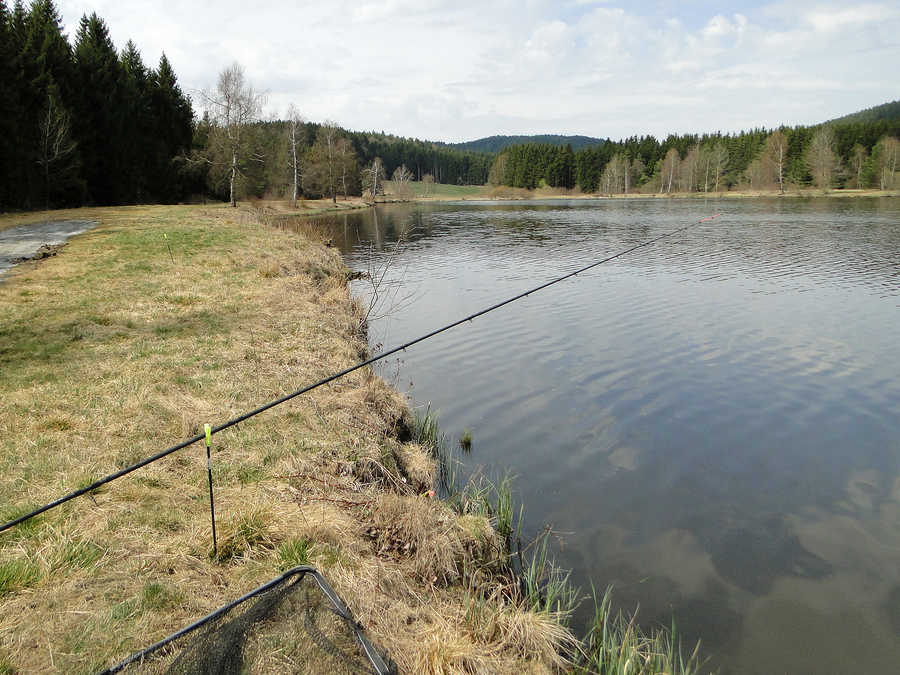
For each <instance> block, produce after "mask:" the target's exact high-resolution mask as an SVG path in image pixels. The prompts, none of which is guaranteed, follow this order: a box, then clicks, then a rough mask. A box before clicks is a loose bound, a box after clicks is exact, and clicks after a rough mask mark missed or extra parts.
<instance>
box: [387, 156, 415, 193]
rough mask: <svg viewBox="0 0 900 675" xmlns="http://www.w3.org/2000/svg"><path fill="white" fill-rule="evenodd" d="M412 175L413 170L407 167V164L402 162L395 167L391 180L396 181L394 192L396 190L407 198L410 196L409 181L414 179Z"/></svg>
mask: <svg viewBox="0 0 900 675" xmlns="http://www.w3.org/2000/svg"><path fill="white" fill-rule="evenodd" d="M412 177H413V174H412V171H410V170H409V169H407V168H406V164H401V165H400V166H398V167H397V168H396V169H394V173H393V175H392V176H391V180H392V181H394V192H396V193H397V195H398V196H400V197H402V198H404V199H407V198H408V197H409V195H410V188H409V181H411V180H412Z"/></svg>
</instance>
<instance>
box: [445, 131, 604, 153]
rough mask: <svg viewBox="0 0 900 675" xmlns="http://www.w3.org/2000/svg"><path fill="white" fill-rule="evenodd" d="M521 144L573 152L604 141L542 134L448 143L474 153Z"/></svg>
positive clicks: (588, 137) (493, 137)
mask: <svg viewBox="0 0 900 675" xmlns="http://www.w3.org/2000/svg"><path fill="white" fill-rule="evenodd" d="M523 143H542V144H548V145H562V146H564V145H567V144H568V145H571V146H572V149H573V150H575V151H578V150H581V149H582V148H588V147H591V146H593V145H602V144H603V143H605V141H604V140H603V139H602V138H593V137H591V136H559V135H557V134H542V135H534V136H488V137H487V138H479V139H478V140H476V141H467V142H465V143H448V144H447V145H449V146H450V147H452V148H456V149H458V150H473V151H475V152H500V151H501V150H503V149H504V148H507V147H509V146H510V145H522V144H523Z"/></svg>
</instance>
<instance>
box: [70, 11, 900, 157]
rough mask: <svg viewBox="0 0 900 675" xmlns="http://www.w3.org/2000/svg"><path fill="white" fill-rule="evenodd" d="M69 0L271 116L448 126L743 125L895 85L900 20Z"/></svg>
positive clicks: (772, 121)
mask: <svg viewBox="0 0 900 675" xmlns="http://www.w3.org/2000/svg"><path fill="white" fill-rule="evenodd" d="M59 6H60V9H61V11H62V13H63V16H64V20H65V22H66V25H67V28H68V30H69V33H70V35H71V36H73V37H74V33H75V29H76V28H77V21H78V18H79V16H80V15H81V14H82V13H85V12H90V11H94V10H96V11H97V13H98V14H99V15H100V16H102V17H103V18H104V19H106V20H107V23H108V24H109V27H110V31H111V33H112V36H113V38H114V40H115V41H116V43H117V45H119V46H120V47H121V46H122V45H123V44H124V42H125V41H126V40H127V39H128V38H133V39H134V41H135V42H136V44H137V45H138V48H139V49H140V50H141V53H142V54H143V55H144V57H145V60H146V61H147V62H148V63H149V64H151V65H155V64H156V62H157V61H158V59H159V55H160V54H161V53H162V51H163V50H165V52H166V54H167V55H168V56H169V58H170V60H171V61H172V63H173V65H174V67H175V69H176V72H177V73H178V75H179V78H180V80H181V83H182V86H183V87H185V89H186V90H188V91H196V90H199V89H201V88H204V87H209V86H211V85H212V84H213V83H214V81H215V77H216V74H217V73H218V71H220V70H221V69H222V68H223V67H225V66H227V65H228V64H229V63H230V62H232V61H234V60H237V61H239V62H241V63H242V64H243V65H244V67H245V69H246V70H247V74H248V77H249V78H250V79H251V80H252V81H253V82H254V83H255V84H256V85H257V86H258V88H260V89H266V90H268V91H269V94H270V96H269V100H270V108H271V109H272V111H273V112H275V113H283V111H284V110H285V109H286V107H287V105H288V103H290V102H296V103H297V105H298V106H299V107H300V108H301V109H302V110H303V112H304V114H305V115H306V116H307V117H308V118H310V119H314V120H321V119H325V118H330V119H334V120H336V121H337V122H338V123H340V124H343V125H345V126H347V127H350V128H354V129H376V130H381V129H384V130H385V131H390V132H394V133H399V134H403V135H409V136H417V137H419V138H432V139H435V140H464V139H470V138H475V137H478V136H482V135H488V134H493V133H541V132H542V133H586V134H592V135H599V136H611V137H614V138H616V137H621V136H627V135H632V134H641V133H653V134H656V135H665V134H666V133H668V132H670V131H674V132H683V131H704V130H714V129H722V130H733V129H739V128H742V127H744V128H745V127H747V126H756V125H767V126H774V125H777V124H780V123H808V122H814V121H818V120H822V119H827V118H829V117H833V116H835V115H837V114H841V113H845V112H850V111H853V110H856V109H859V108H862V107H867V106H870V105H874V104H877V103H881V102H884V101H886V100H891V99H894V98H897V97H898V92H897V89H896V84H895V80H896V77H895V75H894V73H893V70H894V69H893V68H888V67H886V65H885V64H889V63H896V62H897V61H898V58H897V57H898V56H900V48H898V46H897V45H896V44H892V43H896V42H897V40H896V37H895V36H896V35H897V34H898V33H900V16H898V10H897V8H896V7H894V6H891V5H886V4H878V3H866V4H861V5H857V6H855V7H848V6H847V5H846V4H845V3H838V2H836V1H818V0H815V1H813V0H809V1H807V0H791V2H781V3H773V4H769V5H766V6H764V7H761V8H752V7H748V8H746V9H744V10H742V11H741V12H737V13H731V14H725V13H721V12H716V11H710V12H709V13H708V15H706V16H704V15H703V14H702V12H701V10H700V9H698V5H693V4H692V5H690V6H688V5H678V4H668V3H665V4H654V5H652V11H650V10H645V9H644V6H643V5H639V4H634V5H632V4H623V5H621V6H615V4H614V3H608V2H590V1H582V0H573V1H570V2H565V3H559V2H553V1H552V0H497V1H494V2H491V1H489V0H488V1H483V0H482V1H479V2H475V1H474V0H417V2H414V3H413V2H409V1H407V0H377V1H376V0H357V1H356V2H351V1H350V0H334V1H333V2H315V1H310V2H304V3H296V4H292V3H283V2H278V3H275V2H273V3H264V4H263V5H252V6H251V5H246V4H244V3H237V2H234V0H220V2H217V3H211V2H196V3H181V4H179V5H171V6H161V5H160V3H152V2H149V0H120V1H119V2H112V1H110V0H93V3H92V4H91V5H90V6H87V5H84V4H82V3H81V2H78V0H64V1H61V2H60V4H59ZM660 7H663V8H666V7H669V8H676V9H677V8H681V7H684V8H687V9H685V10H681V9H677V11H688V10H690V12H691V13H690V14H684V15H678V14H673V13H672V12H671V11H669V12H668V13H667V11H666V10H665V9H660ZM700 7H702V5H700ZM698 12H701V13H699V14H698ZM873 49H874V50H878V59H877V60H876V61H874V62H873V60H872V56H871V50H873ZM873 63H874V64H875V65H874V66H873ZM878 64H882V66H883V67H879V66H878Z"/></svg>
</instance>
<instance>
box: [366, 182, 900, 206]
mask: <svg viewBox="0 0 900 675" xmlns="http://www.w3.org/2000/svg"><path fill="white" fill-rule="evenodd" d="M478 187H484V186H478ZM501 189H503V188H501ZM506 189H508V190H510V191H513V190H515V191H518V190H519V188H506ZM522 193H523V194H496V195H493V196H492V195H491V194H490V193H487V192H485V193H484V194H482V195H478V194H472V195H469V196H464V197H458V196H443V195H438V196H424V195H422V196H414V197H410V198H408V199H400V198H392V199H390V200H387V201H385V202H378V203H379V204H380V203H389V204H390V203H403V202H422V203H428V202H446V201H498V202H503V201H542V200H547V201H549V200H562V201H567V200H572V201H576V200H579V201H580V200H584V201H601V200H622V199H625V200H631V199H652V200H660V199H678V200H680V199H688V200H710V199H726V200H727V199H818V198H828V199H860V198H882V197H900V190H828V191H823V190H813V189H804V190H786V191H785V193H784V194H781V193H780V192H778V191H770V190H731V191H728V192H672V193H665V192H655V193H654V192H651V193H629V194H604V193H591V194H583V193H580V192H578V193H576V192H573V193H570V194H561V193H559V192H551V191H542V190H540V189H538V190H524V189H522ZM387 196H388V197H393V196H392V195H390V194H389V195H387Z"/></svg>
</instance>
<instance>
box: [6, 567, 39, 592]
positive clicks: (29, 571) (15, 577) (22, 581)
mask: <svg viewBox="0 0 900 675" xmlns="http://www.w3.org/2000/svg"><path fill="white" fill-rule="evenodd" d="M40 580H41V568H40V567H39V566H38V565H36V564H35V563H33V562H31V561H30V560H27V559H21V558H18V559H15V560H7V561H6V562H3V563H0V598H2V597H3V596H4V595H6V594H7V593H14V592H16V591H19V590H21V589H23V588H30V587H31V586H34V585H35V584H37V582H38V581H40Z"/></svg>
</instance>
